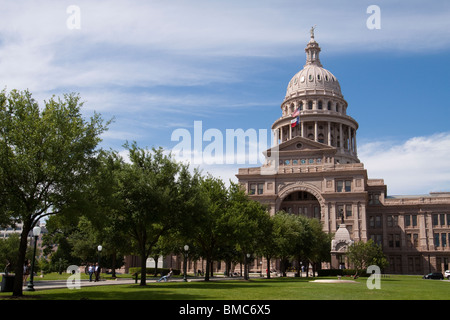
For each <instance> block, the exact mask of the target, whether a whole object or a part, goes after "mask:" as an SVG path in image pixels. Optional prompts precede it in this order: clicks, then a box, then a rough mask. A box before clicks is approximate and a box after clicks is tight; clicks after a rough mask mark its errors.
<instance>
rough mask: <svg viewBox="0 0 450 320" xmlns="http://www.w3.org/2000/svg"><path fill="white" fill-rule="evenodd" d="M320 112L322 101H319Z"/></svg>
mask: <svg viewBox="0 0 450 320" xmlns="http://www.w3.org/2000/svg"><path fill="white" fill-rule="evenodd" d="M319 110H322V101H319Z"/></svg>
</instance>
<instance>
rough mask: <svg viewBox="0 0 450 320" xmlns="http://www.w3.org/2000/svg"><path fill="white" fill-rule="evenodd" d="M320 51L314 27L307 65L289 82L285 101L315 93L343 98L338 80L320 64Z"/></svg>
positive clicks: (307, 55)
mask: <svg viewBox="0 0 450 320" xmlns="http://www.w3.org/2000/svg"><path fill="white" fill-rule="evenodd" d="M320 51H321V49H320V47H319V44H318V43H317V42H316V40H315V39H314V27H313V28H311V39H310V40H309V42H308V44H307V46H306V48H305V52H306V64H305V65H304V67H303V69H302V70H300V71H299V72H298V73H297V74H296V75H294V76H293V77H292V79H291V81H289V84H288V87H287V90H286V98H285V99H290V98H292V97H298V96H303V95H307V94H315V93H320V94H326V95H330V96H338V97H342V93H341V87H340V85H339V82H338V80H337V79H336V77H335V76H334V75H333V74H332V73H331V72H330V71H328V70H327V69H325V68H323V66H322V63H321V62H320V58H319V53H320Z"/></svg>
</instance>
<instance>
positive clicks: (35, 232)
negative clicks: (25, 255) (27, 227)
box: [27, 227, 41, 291]
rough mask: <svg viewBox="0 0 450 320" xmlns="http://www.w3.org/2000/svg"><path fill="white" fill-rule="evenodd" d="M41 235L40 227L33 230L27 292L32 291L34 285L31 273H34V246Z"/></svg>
mask: <svg viewBox="0 0 450 320" xmlns="http://www.w3.org/2000/svg"><path fill="white" fill-rule="evenodd" d="M40 234H41V228H40V227H34V228H33V236H34V252H33V260H32V261H31V273H30V281H29V282H28V287H27V291H34V283H33V273H34V260H35V257H36V245H37V240H38V237H39V235H40Z"/></svg>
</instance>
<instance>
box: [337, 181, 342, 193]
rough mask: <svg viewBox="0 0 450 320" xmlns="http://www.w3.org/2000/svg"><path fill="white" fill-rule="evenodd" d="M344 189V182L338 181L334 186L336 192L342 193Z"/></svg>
mask: <svg viewBox="0 0 450 320" xmlns="http://www.w3.org/2000/svg"><path fill="white" fill-rule="evenodd" d="M343 188H344V181H342V180H339V181H337V184H336V192H342V191H343Z"/></svg>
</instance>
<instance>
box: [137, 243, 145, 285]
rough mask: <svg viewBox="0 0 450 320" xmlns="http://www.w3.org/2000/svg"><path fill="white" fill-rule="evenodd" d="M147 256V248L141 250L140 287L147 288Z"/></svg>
mask: <svg viewBox="0 0 450 320" xmlns="http://www.w3.org/2000/svg"><path fill="white" fill-rule="evenodd" d="M146 264H147V255H146V254H145V248H144V249H143V250H141V283H140V284H139V285H141V286H145V285H146V279H147V265H146Z"/></svg>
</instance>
